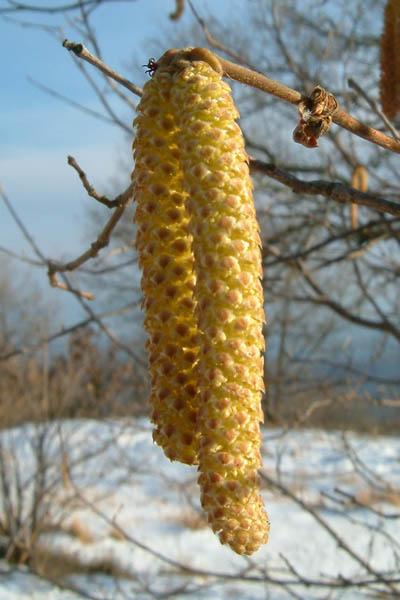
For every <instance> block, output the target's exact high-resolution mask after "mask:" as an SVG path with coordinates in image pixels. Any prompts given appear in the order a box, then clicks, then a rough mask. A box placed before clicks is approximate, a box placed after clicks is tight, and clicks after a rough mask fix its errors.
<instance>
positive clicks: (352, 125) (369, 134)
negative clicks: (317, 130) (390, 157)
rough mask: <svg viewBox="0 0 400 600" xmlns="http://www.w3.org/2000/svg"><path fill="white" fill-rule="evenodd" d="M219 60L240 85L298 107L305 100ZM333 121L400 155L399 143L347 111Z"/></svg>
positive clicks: (227, 74)
mask: <svg viewBox="0 0 400 600" xmlns="http://www.w3.org/2000/svg"><path fill="white" fill-rule="evenodd" d="M217 58H218V60H219V61H220V63H221V66H222V68H223V70H224V73H225V75H226V76H227V77H230V78H231V79H235V81H239V82H240V83H244V84H247V85H250V86H251V87H254V88H257V89H259V90H262V91H263V92H267V93H268V94H272V95H273V96H276V97H277V98H280V99H281V100H285V101H286V102H290V104H295V105H298V104H299V102H300V101H301V100H303V99H304V98H303V96H302V94H300V92H297V91H296V90H293V89H292V88H290V87H288V86H286V85H284V84H283V83H280V82H279V81H275V80H273V79H270V78H269V77H266V76H265V75H262V74H261V73H257V72H256V71H252V70H251V69H248V68H247V67H243V66H241V65H237V64H235V63H233V62H231V61H229V60H225V59H224V58H221V57H220V56H217ZM332 119H333V122H334V123H336V124H337V125H340V127H343V128H344V129H347V130H348V131H350V132H351V133H353V134H354V135H357V136H359V137H362V138H363V139H365V140H368V141H369V142H372V143H373V144H376V145H378V146H381V147H382V148H386V149H387V150H391V151H392V152H396V153H400V142H399V141H396V140H394V139H393V138H390V137H388V136H387V135H385V134H384V133H382V132H380V131H378V130H377V129H374V128H373V127H368V126H367V125H364V124H363V123H361V122H360V121H358V120H357V119H355V118H354V117H352V116H351V115H349V114H348V113H347V112H346V111H344V110H340V109H338V110H336V112H334V113H333V115H332Z"/></svg>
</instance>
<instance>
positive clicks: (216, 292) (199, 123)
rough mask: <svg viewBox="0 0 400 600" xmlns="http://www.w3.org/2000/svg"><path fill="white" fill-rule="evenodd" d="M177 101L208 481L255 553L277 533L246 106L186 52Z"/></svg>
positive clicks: (234, 536) (232, 531)
mask: <svg viewBox="0 0 400 600" xmlns="http://www.w3.org/2000/svg"><path fill="white" fill-rule="evenodd" d="M169 69H170V71H171V72H172V73H173V86H172V89H171V101H172V106H173V107H174V110H175V115H176V123H177V126H178V132H177V143H178V146H179V148H180V150H181V162H182V170H183V187H184V189H185V190H186V191H187V192H188V194H189V198H188V202H187V205H188V209H189V213H190V221H189V227H190V232H191V234H192V236H193V251H194V257H195V272H196V286H195V297H196V315H197V322H198V327H199V330H200V331H201V332H202V337H201V340H200V354H199V361H198V363H197V367H196V368H197V372H198V387H199V393H200V401H199V412H198V417H197V429H198V431H199V433H200V446H199V472H200V475H199V479H198V481H199V485H200V489H201V502H202V506H203V508H204V510H205V511H206V513H207V516H208V521H209V523H210V525H211V527H212V529H213V531H214V532H215V533H217V534H218V535H219V537H220V540H221V542H222V543H226V544H229V545H230V547H231V548H232V549H233V550H234V551H235V552H237V553H239V554H252V553H253V552H254V551H255V550H257V549H258V548H259V547H260V545H261V544H263V543H265V542H266V541H267V539H268V531H269V522H268V517H267V515H266V513H265V509H264V506H263V502H262V498H261V496H260V493H259V482H258V475H257V470H258V469H259V467H260V466H261V456H260V450H259V449H260V427H259V422H260V421H262V418H263V416H262V410H261V393H262V391H263V389H264V384H263V359H262V356H261V352H262V351H263V349H264V339H263V335H262V325H263V322H264V310H263V290H262V286H261V282H260V277H261V275H262V269H261V253H260V237H259V228H258V224H257V220H256V216H255V209H254V205H253V199H252V183H251V179H250V176H249V170H248V165H247V155H246V152H245V149H244V142H243V136H242V133H241V131H240V128H239V126H238V125H237V123H236V122H235V120H236V119H237V118H238V116H239V115H238V112H237V110H236V108H235V106H234V104H233V101H232V98H231V94H230V88H229V86H228V85H227V84H226V83H225V82H223V81H222V80H221V74H220V73H217V72H216V71H215V70H213V68H212V67H211V66H210V65H209V64H207V63H206V62H203V61H193V62H186V63H185V61H182V60H180V61H179V64H177V66H176V70H175V72H174V61H172V62H171V64H170V66H169Z"/></svg>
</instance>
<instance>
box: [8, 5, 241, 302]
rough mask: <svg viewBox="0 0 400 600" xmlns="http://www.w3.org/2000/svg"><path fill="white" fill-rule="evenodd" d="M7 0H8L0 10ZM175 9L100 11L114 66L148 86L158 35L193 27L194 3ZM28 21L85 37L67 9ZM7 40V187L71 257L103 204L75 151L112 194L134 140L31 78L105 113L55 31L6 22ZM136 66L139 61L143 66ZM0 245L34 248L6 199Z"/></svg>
mask: <svg viewBox="0 0 400 600" xmlns="http://www.w3.org/2000/svg"><path fill="white" fill-rule="evenodd" d="M3 2H4V0H0V6H1V5H2V4H3ZM50 2H51V3H52V4H53V5H55V4H57V2H56V1H55V0H43V1H42V2H39V1H38V0H35V3H36V4H37V5H39V4H42V5H48V4H49V3H50ZM195 5H196V7H197V8H198V10H199V11H201V12H202V13H203V14H207V12H209V11H210V12H211V9H212V12H213V13H214V14H216V15H218V16H220V17H222V18H223V16H224V15H227V13H228V12H229V11H230V10H231V9H232V2H230V1H229V0H196V1H195ZM174 6H175V3H174V1H173V0H137V1H136V2H130V3H124V2H121V3H115V4H112V5H108V6H107V5H105V6H104V7H100V8H99V9H98V10H97V11H96V12H95V13H94V15H93V19H92V22H93V24H94V25H95V30H96V32H97V34H98V39H99V40H100V41H101V46H102V51H103V56H104V59H105V60H106V62H107V63H108V64H110V65H111V66H113V67H114V68H116V69H117V70H119V71H120V72H122V73H123V74H125V75H126V76H128V77H132V74H133V77H134V80H135V83H138V84H142V83H143V81H144V80H145V77H146V76H145V74H144V72H143V71H144V70H143V69H142V68H141V65H142V64H143V63H145V62H147V60H148V58H149V57H150V56H153V55H154V52H155V50H154V48H155V46H154V40H157V39H158V38H159V36H160V32H161V35H163V36H164V35H165V34H168V31H170V30H173V29H178V30H179V28H185V27H186V26H187V24H188V21H189V20H191V15H190V14H189V10H188V8H187V9H186V11H185V14H184V17H183V18H182V19H181V20H180V21H178V22H176V23H175V22H172V21H170V20H169V19H168V15H169V13H170V12H171V11H172V10H173V9H174ZM19 20H20V21H21V22H26V21H29V22H31V23H32V22H36V23H42V24H43V23H45V24H46V25H50V26H59V25H61V26H62V27H63V31H64V34H65V37H68V38H70V39H74V40H79V36H77V34H76V32H74V30H73V28H72V27H71V26H70V25H69V24H68V23H66V21H65V19H63V16H62V15H61V14H58V15H55V16H46V15H38V16H36V17H35V16H32V15H31V14H23V15H20V16H19ZM0 40H1V46H2V52H1V53H0V69H1V72H2V86H1V94H0V108H1V112H0V115H1V116H0V185H1V186H2V187H3V189H4V190H5V192H6V193H7V195H8V196H9V198H10V199H11V201H12V203H13V205H14V207H15V209H16V210H17V211H18V213H19V214H20V216H21V217H22V219H23V220H24V221H25V223H26V224H27V226H28V227H29V230H30V232H31V233H32V235H33V237H34V238H35V239H36V241H37V242H38V243H39V245H40V246H41V248H42V250H43V252H44V253H45V254H46V255H47V256H48V257H50V258H53V259H67V258H71V257H74V256H75V255H77V254H78V253H79V252H80V251H81V250H82V249H83V248H84V246H85V231H86V227H87V214H88V210H87V209H88V207H89V206H90V204H91V203H93V202H94V201H93V200H91V199H89V198H88V197H87V195H86V193H85V192H84V191H83V190H82V187H81V184H80V182H79V180H78V178H77V176H76V174H75V172H73V171H72V169H71V168H70V167H69V166H68V165H67V163H66V157H67V155H68V154H72V155H73V156H75V157H76V158H77V160H78V162H79V163H80V164H81V166H82V168H84V170H85V171H86V172H87V174H88V176H89V178H90V180H91V182H92V183H93V184H94V185H95V186H96V188H97V189H98V191H100V192H102V193H107V192H108V191H109V190H110V188H111V182H112V179H113V178H115V177H116V176H117V175H118V172H119V171H120V166H119V165H120V164H121V161H123V162H124V163H125V164H127V165H129V164H130V161H131V150H130V145H131V141H132V140H131V139H129V138H128V136H124V135H123V133H122V132H121V130H119V129H118V128H116V127H115V126H111V125H109V124H107V123H104V122H102V121H99V120H96V119H94V118H92V117H90V116H88V115H86V114H83V113H81V112H79V111H77V110H76V109H74V108H73V107H71V106H68V105H66V104H64V103H63V102H61V101H59V100H58V99H56V98H54V97H52V96H49V95H48V94H46V93H44V92H43V91H42V90H40V89H38V88H37V87H35V86H34V85H32V83H31V82H30V81H29V80H28V77H31V78H32V79H34V80H37V81H39V82H41V83H43V84H45V85H47V86H48V87H50V88H53V89H55V90H57V91H58V92H59V93H61V94H64V95H66V96H69V97H71V98H74V99H75V100H76V101H77V102H79V103H81V104H83V105H85V106H87V107H89V108H92V109H94V110H99V109H100V104H99V101H98V100H97V99H96V97H95V95H94V93H93V91H92V90H91V88H90V87H89V85H88V84H87V82H86V81H85V80H84V79H83V77H82V76H81V75H80V73H79V72H78V70H77V68H76V67H75V65H74V64H73V60H72V58H71V56H70V55H69V53H68V52H67V51H66V50H65V49H64V48H62V46H61V44H60V43H59V42H58V40H56V39H55V38H54V37H53V36H51V35H49V34H48V33H46V32H44V31H43V30H41V29H38V28H32V27H26V26H24V27H22V26H20V25H16V24H15V23H10V22H7V21H6V20H3V19H0ZM152 40H153V42H152ZM5 49H8V50H5ZM129 65H135V69H134V71H132V70H130V68H129ZM94 71H95V70H94V69H93V71H91V72H92V73H94ZM119 108H120V114H121V115H122V117H124V119H125V120H126V122H128V123H129V122H130V121H131V119H133V117H134V114H133V113H132V114H130V113H129V110H128V108H127V107H123V108H121V107H119ZM121 111H122V112H121ZM121 185H123V182H121ZM118 191H121V190H118ZM99 210H104V218H107V216H108V215H107V209H102V207H100V208H99ZM0 245H1V246H5V247H7V248H9V249H10V250H14V251H17V252H20V253H23V254H25V255H29V254H31V253H30V249H29V247H28V246H27V244H26V242H25V241H24V239H23V237H22V236H21V234H20V232H19V231H18V229H17V228H16V226H15V225H14V223H13V222H12V219H11V218H10V216H9V215H8V213H7V211H6V210H5V207H4V205H3V203H2V202H0ZM37 280H38V281H39V283H40V284H41V287H43V289H44V290H45V292H46V294H49V297H54V298H57V300H61V302H62V303H63V304H64V303H65V302H67V304H68V301H67V299H64V298H63V299H61V296H64V295H65V296H66V294H63V293H62V292H60V291H55V290H50V289H47V288H46V285H47V284H46V279H45V276H44V273H43V272H42V271H40V272H38V274H37ZM60 295H61V296H60ZM73 304H75V303H74V302H73Z"/></svg>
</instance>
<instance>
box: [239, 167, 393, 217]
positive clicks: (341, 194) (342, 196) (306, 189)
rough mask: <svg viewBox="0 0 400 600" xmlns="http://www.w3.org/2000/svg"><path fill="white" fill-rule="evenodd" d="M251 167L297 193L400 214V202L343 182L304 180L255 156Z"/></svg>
mask: <svg viewBox="0 0 400 600" xmlns="http://www.w3.org/2000/svg"><path fill="white" fill-rule="evenodd" d="M250 169H251V170H252V171H258V172H259V173H264V175H268V177H272V178H273V179H275V180H276V181H279V182H280V183H282V184H283V185H286V186H287V187H289V188H290V189H291V190H292V191H293V192H296V193H297V194H309V195H311V196H325V197H326V198H329V199H330V200H334V201H335V202H339V203H341V204H347V203H351V202H354V203H355V204H359V205H360V206H367V207H368V208H372V209H374V210H376V211H378V212H380V213H389V214H391V215H394V216H396V217H398V216H400V203H396V202H392V201H391V200H385V199H384V198H379V197H378V196H377V195H375V194H371V193H366V192H359V191H358V190H355V189H354V188H351V187H348V186H346V185H344V184H343V183H335V182H330V181H322V180H314V181H303V180H301V179H298V178H297V177H295V176H294V175H292V174H291V173H287V172H286V171H283V170H282V169H278V167H276V166H275V165H274V164H271V163H265V162H263V161H261V160H257V159H254V158H253V159H250Z"/></svg>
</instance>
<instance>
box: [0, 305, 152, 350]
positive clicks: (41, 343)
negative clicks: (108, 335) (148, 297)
mask: <svg viewBox="0 0 400 600" xmlns="http://www.w3.org/2000/svg"><path fill="white" fill-rule="evenodd" d="M139 302H140V301H138V302H130V303H129V304H127V305H125V306H123V307H122V308H119V309H116V310H109V311H106V312H104V313H101V314H99V315H97V317H98V318H99V319H104V318H107V317H112V316H115V315H120V314H122V313H124V312H125V311H127V310H130V309H131V308H133V307H135V306H136V305H137V304H138V303H139ZM94 320H95V319H94V318H93V317H88V318H87V319H83V320H82V321H78V322H77V323H74V325H71V326H70V327H63V328H62V329H60V330H59V331H57V332H55V333H51V334H50V335H48V336H46V337H44V338H42V339H40V340H39V341H38V342H36V343H35V344H30V345H27V346H20V347H19V348H14V350H10V351H9V352H6V353H5V354H1V355H0V361H5V360H9V359H10V358H14V356H19V355H21V354H26V353H27V352H33V351H34V350H38V349H39V348H41V347H42V346H44V345H45V344H50V343H51V342H53V341H54V340H58V339H59V338H61V337H64V336H65V335H70V334H71V333H74V332H75V331H78V330H79V329H84V328H85V327H87V326H88V325H90V323H93V321H94Z"/></svg>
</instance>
